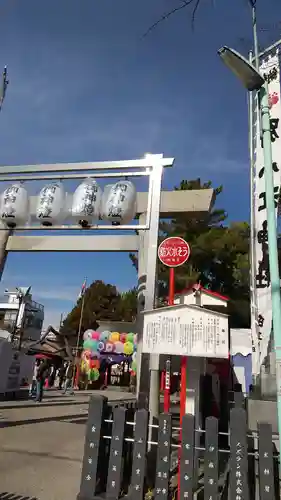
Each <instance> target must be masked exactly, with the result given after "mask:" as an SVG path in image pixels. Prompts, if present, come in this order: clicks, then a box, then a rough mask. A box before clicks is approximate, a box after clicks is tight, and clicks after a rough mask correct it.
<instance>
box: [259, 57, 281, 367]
mask: <svg viewBox="0 0 281 500" xmlns="http://www.w3.org/2000/svg"><path fill="white" fill-rule="evenodd" d="M260 72H261V74H263V75H264V76H265V78H266V80H267V82H268V87H269V101H270V127H271V143H272V171H273V177H274V199H275V206H276V216H277V204H278V200H279V192H280V184H281V102H280V66H279V57H278V53H276V54H275V55H272V56H267V57H266V59H265V60H262V61H261V64H260ZM258 109H259V108H258V101H257V98H256V100H255V115H254V134H253V138H254V153H255V157H254V158H255V164H254V201H255V231H254V238H255V241H254V244H255V267H254V272H255V282H256V294H257V297H256V300H257V322H258V325H257V328H252V332H255V333H254V335H253V339H252V341H253V373H254V374H255V375H257V374H259V373H260V366H261V364H262V363H263V361H264V358H265V357H266V355H267V353H268V345H269V340H270V333H271V330H272V302H271V282H270V273H269V258H268V232H267V215H266V195H265V179H264V162H263V144H262V139H261V131H260V115H259V111H258Z"/></svg>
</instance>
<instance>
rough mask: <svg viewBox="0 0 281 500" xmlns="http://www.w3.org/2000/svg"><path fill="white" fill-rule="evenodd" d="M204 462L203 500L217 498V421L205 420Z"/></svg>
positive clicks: (215, 419) (210, 418)
mask: <svg viewBox="0 0 281 500" xmlns="http://www.w3.org/2000/svg"><path fill="white" fill-rule="evenodd" d="M205 446H206V450H205V460H204V469H205V470H204V500H209V499H210V498H212V499H214V500H215V499H216V498H217V497H218V473H219V460H218V456H219V454H218V419H217V418H214V417H208V418H206V441H205Z"/></svg>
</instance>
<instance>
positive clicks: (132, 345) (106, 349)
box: [83, 330, 137, 357]
mask: <svg viewBox="0 0 281 500" xmlns="http://www.w3.org/2000/svg"><path fill="white" fill-rule="evenodd" d="M83 339H84V343H83V349H84V350H86V351H90V352H91V356H92V357H98V356H99V354H100V353H101V352H103V353H107V354H111V353H115V354H125V356H131V355H132V354H133V353H134V352H135V351H136V350H137V335H136V334H134V333H119V332H110V331H104V332H96V331H94V330H86V331H85V333H84V336H83Z"/></svg>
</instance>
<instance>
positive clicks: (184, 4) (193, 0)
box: [142, 0, 200, 38]
mask: <svg viewBox="0 0 281 500" xmlns="http://www.w3.org/2000/svg"><path fill="white" fill-rule="evenodd" d="M181 1H182V5H179V6H178V7H175V8H174V9H172V10H170V11H169V12H167V13H166V14H163V16H161V17H160V19H158V21H156V22H155V23H154V24H152V25H151V26H150V27H149V28H148V30H147V31H146V32H145V33H144V35H143V36H142V38H145V37H146V36H147V35H148V34H149V33H150V32H151V31H153V30H154V29H155V28H156V27H157V26H158V24H160V23H162V22H163V21H166V19H169V17H171V16H172V15H173V14H175V13H176V12H178V11H179V10H182V9H185V7H188V5H191V4H192V3H195V6H194V9H193V11H192V19H191V26H192V29H194V21H195V15H196V12H197V10H198V7H199V4H200V0H181Z"/></svg>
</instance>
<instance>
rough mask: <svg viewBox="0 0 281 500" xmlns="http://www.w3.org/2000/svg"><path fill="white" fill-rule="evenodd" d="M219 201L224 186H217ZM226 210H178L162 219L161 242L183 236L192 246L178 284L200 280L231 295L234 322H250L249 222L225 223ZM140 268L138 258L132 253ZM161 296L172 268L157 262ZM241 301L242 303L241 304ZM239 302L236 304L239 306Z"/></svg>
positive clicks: (186, 184)
mask: <svg viewBox="0 0 281 500" xmlns="http://www.w3.org/2000/svg"><path fill="white" fill-rule="evenodd" d="M211 187H212V183H211V182H210V181H209V182H205V183H202V182H201V180H200V179H195V180H191V181H187V180H183V181H181V183H180V185H179V186H178V187H176V188H175V189H176V190H177V189H180V190H191V189H206V188H211ZM214 192H215V199H216V202H217V201H218V199H219V195H220V193H221V192H222V186H219V187H218V188H215V189H214ZM226 219H227V213H226V211H225V210H223V209H218V208H216V207H213V208H212V209H211V211H210V213H209V214H206V215H205V214H204V215H201V216H199V217H198V215H194V217H189V216H186V215H185V214H179V215H178V216H177V217H176V218H175V219H172V220H170V221H161V223H160V228H159V229H160V231H159V243H160V242H161V241H162V240H163V239H165V238H166V237H169V236H181V237H182V238H184V239H185V240H186V241H187V242H188V243H189V244H190V247H191V257H190V259H189V260H188V261H187V262H186V263H185V264H184V265H183V266H181V267H179V268H177V269H176V272H175V281H176V283H175V288H176V291H178V292H179V291H181V290H182V289H183V288H186V287H188V286H191V285H193V284H194V283H196V282H198V281H200V282H201V284H202V285H203V286H205V287H208V288H210V289H211V290H213V291H216V292H219V293H221V294H223V295H226V296H228V297H229V298H230V299H231V300H230V303H229V311H230V312H231V313H232V317H231V324H232V325H233V326H244V327H247V326H248V324H249V233H250V230H249V225H248V224H247V223H246V222H239V223H231V224H229V225H228V226H227V225H226ZM131 260H132V262H133V265H134V266H135V267H136V268H137V258H136V256H135V255H131ZM158 279H159V291H158V295H159V297H160V298H161V297H162V299H163V297H165V296H167V294H168V279H169V269H168V268H167V267H166V266H163V265H162V264H161V263H159V264H158ZM238 304H239V307H238ZM236 305H237V307H236Z"/></svg>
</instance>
